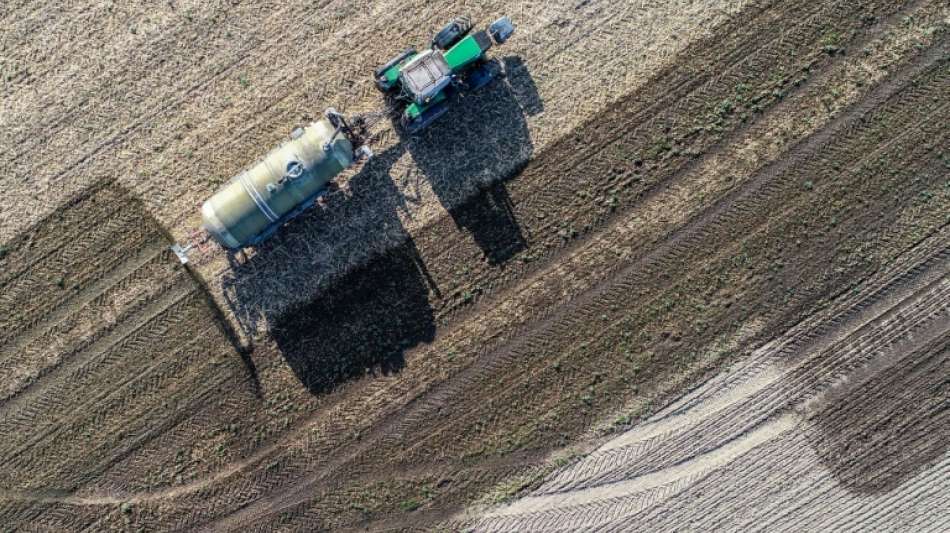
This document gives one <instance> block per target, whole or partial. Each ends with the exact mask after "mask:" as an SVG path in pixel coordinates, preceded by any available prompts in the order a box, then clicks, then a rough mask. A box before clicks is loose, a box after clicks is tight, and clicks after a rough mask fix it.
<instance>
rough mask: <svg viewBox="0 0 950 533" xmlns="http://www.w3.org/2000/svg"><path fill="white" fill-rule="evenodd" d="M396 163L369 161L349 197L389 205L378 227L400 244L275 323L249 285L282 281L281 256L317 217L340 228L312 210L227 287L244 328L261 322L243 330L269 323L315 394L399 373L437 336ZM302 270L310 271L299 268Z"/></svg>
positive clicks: (381, 207)
mask: <svg viewBox="0 0 950 533" xmlns="http://www.w3.org/2000/svg"><path fill="white" fill-rule="evenodd" d="M396 159H398V154H396V153H390V154H382V155H381V156H379V157H375V158H373V159H371V160H370V161H368V162H367V163H365V164H364V165H363V167H362V168H361V169H360V171H359V172H358V173H357V174H356V175H354V176H353V177H352V178H350V180H349V190H350V193H351V196H350V198H351V199H354V200H351V201H353V202H354V203H359V199H360V198H365V197H367V195H380V196H382V197H384V198H385V199H386V200H387V201H381V202H377V203H376V204H375V210H374V215H375V216H376V218H375V219H374V220H378V221H379V224H380V225H381V226H386V227H388V228H389V230H388V231H389V232H391V233H392V234H393V235H394V238H396V239H398V240H399V241H400V242H401V244H400V245H398V246H396V247H395V248H392V249H390V250H389V251H387V252H386V253H384V254H382V255H380V256H377V257H374V258H373V259H371V260H370V261H369V262H368V263H367V264H365V265H363V266H361V267H358V268H356V269H353V270H351V271H349V272H347V273H345V274H343V275H342V276H341V277H340V278H338V279H334V280H333V282H332V283H330V284H329V286H328V287H327V289H326V290H324V291H321V292H320V293H319V295H318V296H317V297H316V298H315V299H314V300H312V301H310V302H308V303H306V304H304V305H301V306H298V307H296V308H292V309H290V310H287V311H284V312H281V313H279V314H276V315H274V316H270V315H268V313H267V312H266V311H262V310H261V309H259V308H257V307H256V304H258V303H259V302H260V300H261V299H262V298H263V296H262V294H261V293H262V288H261V287H260V286H259V285H258V284H255V283H251V282H250V281H253V280H255V279H261V278H264V277H265V276H263V275H262V274H263V273H266V274H267V275H277V276H279V275H280V273H279V271H275V270H274V264H275V263H278V262H279V259H280V256H279V252H280V250H282V249H285V248H287V247H290V246H293V245H294V244H295V242H294V239H295V237H302V236H303V235H306V234H307V233H306V232H307V230H308V228H307V227H306V223H307V222H308V219H312V218H317V219H318V221H319V222H321V224H322V226H321V227H326V228H332V227H334V222H335V224H336V225H339V224H340V223H341V222H339V221H333V220H332V219H329V220H326V218H327V217H328V216H331V217H332V216H333V214H334V212H333V211H332V209H333V208H334V206H330V207H328V208H327V209H324V210H320V209H317V210H314V212H313V214H311V215H310V216H304V217H300V218H298V219H296V220H294V221H292V222H291V223H290V224H288V225H287V226H286V227H285V228H282V230H281V232H279V233H278V235H277V236H275V237H274V238H272V239H271V240H270V241H268V242H267V243H265V244H264V246H262V248H261V250H260V253H258V254H256V255H254V256H253V257H251V259H250V260H249V261H248V262H247V263H245V264H242V265H236V268H234V269H232V273H233V274H232V278H231V279H227V280H226V281H225V284H226V290H225V295H226V297H227V300H228V302H229V304H230V305H231V307H232V309H233V310H234V311H235V314H236V315H238V316H241V317H243V319H244V320H245V321H246V320H252V321H255V322H248V323H245V322H244V321H242V324H243V325H244V326H245V327H247V328H248V329H249V328H250V327H256V326H257V322H256V321H257V320H267V323H268V324H269V327H268V333H269V334H270V336H271V338H273V340H274V341H275V343H276V344H277V347H278V349H279V351H280V353H281V355H282V356H283V357H284V359H285V360H286V362H287V364H288V366H290V368H291V369H292V370H293V372H294V374H295V375H296V376H297V378H298V379H299V380H300V382H301V383H302V384H303V385H304V386H305V387H307V389H308V390H309V391H310V392H311V393H312V394H323V393H326V392H329V391H330V390H332V389H334V388H336V387H337V386H339V385H341V384H343V383H345V382H347V381H349V380H352V379H356V378H359V377H362V376H365V375H380V374H381V375H387V374H390V373H393V372H398V371H399V370H400V369H402V368H403V367H404V366H405V358H404V352H405V350H407V349H409V348H411V347H413V346H416V345H418V344H420V343H423V342H430V341H431V340H432V339H433V338H434V336H435V318H434V314H433V310H432V306H431V305H430V303H429V302H430V293H431V292H432V291H434V290H436V289H434V284H433V283H432V281H431V279H430V278H429V275H428V273H427V271H426V269H425V265H423V263H422V260H421V258H420V257H419V251H418V250H417V249H416V246H415V243H414V242H413V240H412V238H411V237H410V236H409V234H408V233H407V232H406V230H405V229H404V228H403V226H402V224H401V222H400V219H399V216H398V210H399V209H400V204H399V202H398V201H396V199H399V198H401V195H400V194H399V191H398V189H396V187H395V184H394V183H393V181H392V180H391V179H390V178H389V176H388V172H389V169H390V168H391V167H392V165H393V164H394V163H395V160H396ZM374 197H376V196H374ZM346 201H348V200H343V202H346ZM335 207H337V208H338V209H341V210H342V209H345V208H346V206H344V205H340V206H335ZM311 222H312V221H311ZM298 232H301V233H302V234H303V235H300V234H298ZM295 234H296V235H295ZM287 240H290V242H286V241H287ZM296 244H297V246H298V247H299V243H296ZM284 267H288V265H284ZM289 267H290V268H294V265H289ZM296 268H308V266H306V265H299V264H298V265H296ZM262 271H263V272H262ZM255 272H256V275H254V273H255ZM284 279H290V277H289V276H285V278H284ZM285 289H286V288H284V287H280V290H285Z"/></svg>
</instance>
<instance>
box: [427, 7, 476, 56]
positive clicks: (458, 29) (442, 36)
mask: <svg viewBox="0 0 950 533" xmlns="http://www.w3.org/2000/svg"><path fill="white" fill-rule="evenodd" d="M470 31H472V20H471V19H470V18H468V17H466V16H464V15H463V16H461V17H455V18H454V19H452V22H449V23H448V24H446V25H445V26H443V27H442V29H441V30H439V33H437V34H435V37H433V38H432V47H433V48H439V49H441V50H448V49H449V48H451V47H452V45H454V44H455V43H457V42H459V41H461V40H462V37H465V36H466V35H467V34H468V32H470Z"/></svg>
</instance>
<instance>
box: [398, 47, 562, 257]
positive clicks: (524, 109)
mask: <svg viewBox="0 0 950 533" xmlns="http://www.w3.org/2000/svg"><path fill="white" fill-rule="evenodd" d="M492 66H493V68H494V69H495V70H496V71H497V72H498V73H499V74H502V73H503V74H504V76H500V77H499V78H498V79H496V80H494V81H493V82H492V83H491V84H490V85H488V86H486V87H483V88H482V89H481V90H479V91H478V92H476V93H474V94H471V95H467V96H458V97H456V98H457V101H456V102H454V104H453V106H452V107H451V108H450V109H449V111H448V112H447V113H446V114H445V115H443V116H442V117H440V118H439V119H438V120H436V121H435V122H434V123H433V124H432V125H430V126H429V127H428V128H426V129H425V130H424V131H423V132H421V133H420V134H418V135H416V136H409V135H407V134H406V133H405V132H404V131H402V129H401V128H400V127H399V126H398V124H394V129H395V130H396V132H397V133H398V134H399V136H400V139H401V141H402V142H401V143H399V144H398V145H397V146H396V147H394V148H393V150H399V151H402V150H405V151H408V152H409V154H410V155H411V157H412V159H413V162H414V163H415V165H416V167H417V168H418V170H419V172H420V173H421V175H422V177H424V179H426V180H427V181H428V183H429V184H430V186H431V187H432V190H433V192H434V193H435V195H436V196H437V197H438V198H439V201H440V202H441V204H442V206H443V207H444V208H445V209H446V210H447V211H448V213H449V215H450V216H451V217H452V220H453V221H454V222H455V225H456V227H458V228H459V229H460V230H462V231H465V232H467V233H469V234H470V235H471V236H472V239H473V240H474V242H475V243H476V244H477V245H478V247H479V248H480V249H481V251H482V254H483V255H484V257H485V259H486V260H487V261H488V262H489V263H491V264H494V265H498V264H503V263H505V262H506V261H508V260H509V259H511V258H512V257H513V256H514V255H516V254H517V253H518V252H520V251H522V250H524V249H525V248H526V247H527V242H526V240H525V236H524V234H523V231H522V229H521V226H520V224H519V223H518V220H517V219H516V218H515V215H514V211H513V209H512V205H511V199H510V197H509V194H508V189H507V186H506V184H505V182H506V181H507V180H509V179H511V178H513V177H514V176H517V175H518V174H519V173H520V172H521V170H522V169H523V168H524V165H525V164H526V163H527V161H528V159H529V158H530V157H531V153H532V152H533V149H534V147H533V144H532V142H531V136H530V134H529V131H528V123H527V117H529V116H532V115H536V114H538V113H540V112H541V111H543V110H544V105H543V103H542V101H541V98H540V96H539V95H538V90H537V87H536V86H535V84H534V80H533V79H532V78H531V75H530V73H529V72H528V70H527V68H526V67H525V65H524V63H523V61H522V60H521V58H518V57H505V58H504V59H502V60H500V61H495V62H494V63H493V64H492Z"/></svg>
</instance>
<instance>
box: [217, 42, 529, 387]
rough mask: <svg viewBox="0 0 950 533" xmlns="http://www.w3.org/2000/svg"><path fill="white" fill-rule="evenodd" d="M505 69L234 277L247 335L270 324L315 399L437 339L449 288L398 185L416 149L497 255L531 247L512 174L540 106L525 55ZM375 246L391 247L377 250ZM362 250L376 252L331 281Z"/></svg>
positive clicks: (233, 293) (461, 215)
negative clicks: (513, 203) (302, 291)
mask: <svg viewBox="0 0 950 533" xmlns="http://www.w3.org/2000/svg"><path fill="white" fill-rule="evenodd" d="M501 65H502V66H503V68H505V69H506V70H507V71H509V76H508V78H507V79H504V78H503V79H499V80H496V81H494V82H493V83H492V84H491V85H489V86H486V87H484V88H482V89H481V91H480V92H479V93H478V94H475V95H472V96H469V97H467V98H466V99H465V100H464V101H462V102H457V103H456V105H455V106H454V107H453V108H452V109H450V110H449V111H448V112H447V113H446V114H445V115H444V116H443V117H441V118H440V119H439V120H438V121H436V122H435V123H434V124H432V125H431V126H430V128H429V129H427V130H426V131H425V132H423V133H422V134H421V135H420V136H417V137H412V138H409V137H406V136H403V135H402V134H401V133H400V136H401V140H402V141H403V142H399V143H397V144H396V145H395V146H393V147H392V148H390V149H387V150H385V151H383V152H382V153H378V154H376V156H375V157H373V158H372V159H370V160H369V161H367V162H366V163H364V164H363V165H362V167H361V168H360V169H359V171H358V172H357V173H356V174H355V175H353V176H352V177H351V178H350V179H349V180H348V181H347V194H331V195H329V196H328V197H327V201H326V202H325V204H324V205H323V208H320V209H313V210H311V211H308V212H307V213H306V214H305V215H303V216H301V217H299V218H297V219H295V220H293V221H291V222H290V223H289V224H287V225H286V226H285V227H284V228H282V229H281V230H280V231H279V232H277V234H276V235H275V236H274V237H272V238H271V239H270V240H268V241H267V242H265V243H264V244H263V245H262V246H261V247H260V248H259V249H258V250H257V253H256V254H254V255H252V256H251V257H250V258H249V259H248V260H247V261H246V262H244V263H242V264H237V263H236V262H235V264H233V265H232V266H233V268H232V269H231V270H230V272H229V273H228V274H226V275H225V276H224V278H223V281H222V283H223V292H224V298H225V301H226V303H227V304H228V306H229V307H230V309H231V311H232V312H233V314H234V316H235V317H236V318H237V320H238V322H239V323H240V325H241V327H242V329H243V331H244V333H245V334H246V335H248V336H252V337H253V336H256V333H255V332H258V331H260V328H261V327H265V329H266V330H267V333H268V334H269V336H270V337H271V338H272V339H273V340H274V342H275V343H276V345H277V348H278V351H279V352H280V355H281V356H282V357H283V358H284V359H285V360H286V362H287V364H288V366H289V367H290V368H291V369H292V370H293V372H294V374H295V375H296V377H297V378H298V379H299V380H300V382H301V383H302V384H303V385H304V386H305V387H306V388H307V389H308V390H309V391H310V392H311V393H312V394H315V395H316V394H324V393H327V392H329V391H331V390H333V389H335V388H337V387H339V386H341V385H343V384H345V383H346V382H348V381H351V380H354V379H358V378H360V377H363V376H366V375H387V374H391V373H394V372H398V371H400V370H401V369H402V368H403V367H404V366H405V353H406V351H407V350H409V349H412V348H413V347H415V346H418V345H420V344H423V343H429V342H431V341H432V340H433V339H434V338H435V333H436V320H435V312H434V310H433V307H432V303H433V302H434V301H437V300H439V299H440V298H441V294H440V293H439V289H438V287H437V286H436V284H435V282H434V281H433V280H432V278H431V276H430V275H429V273H428V271H427V269H426V266H425V265H424V264H423V261H422V259H421V257H420V253H419V250H418V249H417V247H416V245H415V243H414V241H413V240H412V237H411V236H410V235H409V233H408V231H407V230H406V229H405V227H404V226H403V224H402V221H401V218H400V214H403V215H406V216H411V211H412V205H410V204H411V203H412V202H413V199H412V195H411V194H406V193H405V192H404V190H401V188H400V187H399V186H397V183H399V182H398V181H397V179H398V180H405V179H407V176H406V175H404V174H402V173H399V175H398V176H394V175H393V174H397V172H395V171H394V170H395V168H396V167H398V165H397V162H399V160H400V159H401V158H403V156H404V155H406V153H407V152H408V153H409V154H410V156H411V157H412V158H413V160H414V162H415V164H416V167H415V168H417V169H418V172H415V171H413V172H414V173H416V174H418V176H417V177H419V178H424V179H427V180H428V181H429V183H430V184H431V187H432V188H433V190H434V191H435V194H436V195H437V196H438V198H439V200H440V202H441V203H442V204H443V206H445V208H446V209H447V210H448V212H449V213H450V215H451V217H452V219H453V220H454V221H455V223H456V225H457V226H458V227H459V228H460V229H464V230H465V231H466V232H468V233H470V234H471V235H472V238H473V239H474V241H475V242H476V243H477V244H478V246H479V247H480V249H481V250H482V251H483V252H484V254H485V257H486V259H487V260H488V261H491V262H493V263H502V262H504V261H506V260H508V259H509V258H510V257H512V256H513V255H514V254H516V253H517V252H518V251H519V250H521V249H523V248H524V247H525V238H524V236H523V234H522V232H521V228H520V226H519V225H518V223H517V221H516V220H515V218H514V216H513V214H512V211H511V207H510V200H509V198H508V192H507V189H506V188H505V184H504V181H505V180H506V179H508V178H510V177H512V176H514V175H516V174H517V173H518V172H519V171H520V170H521V167H523V165H524V164H525V162H526V160H527V159H528V156H530V154H531V151H532V145H531V140H530V137H529V135H528V129H527V124H526V120H525V116H526V114H528V113H532V114H533V113H537V112H540V110H541V109H542V106H541V103H540V99H539V98H538V95H537V91H536V89H534V84H533V82H532V81H531V78H530V76H528V74H527V71H526V69H525V68H524V66H523V65H522V64H521V62H520V60H518V59H517V58H506V60H505V61H504V62H503V63H502V64H501ZM408 178H409V179H411V178H412V176H409V177H408ZM403 185H405V184H403ZM374 249H385V250H387V251H386V252H384V253H382V254H381V255H376V256H372V252H371V251H372V250H374ZM361 255H362V256H366V255H370V256H372V257H371V258H370V259H369V260H368V262H366V263H365V264H363V266H361V267H357V268H355V269H352V270H349V271H346V273H344V274H342V275H341V276H339V277H332V278H331V277H329V275H330V273H333V272H336V271H340V270H341V268H340V267H339V266H338V265H341V264H342V265H345V264H351V263H353V262H355V261H356V259H355V258H356V257H358V256H361ZM342 270H345V269H342ZM315 278H322V279H323V280H325V281H326V283H325V284H324V286H325V287H326V288H325V289H324V290H322V291H320V292H319V293H318V296H317V297H316V298H315V299H313V300H311V301H309V302H307V303H305V304H303V305H300V306H298V307H295V308H292V309H290V310H285V311H279V312H277V311H272V309H278V308H279V306H276V305H273V302H276V301H280V300H281V299H285V298H288V297H289V295H292V293H293V291H294V287H295V286H298V285H303V284H304V283H310V282H312V281H314V279H315Z"/></svg>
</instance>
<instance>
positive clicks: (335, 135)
mask: <svg viewBox="0 0 950 533" xmlns="http://www.w3.org/2000/svg"><path fill="white" fill-rule="evenodd" d="M324 115H325V116H324V118H322V119H320V120H318V121H316V122H313V123H311V124H310V125H308V126H306V127H303V128H297V129H295V130H294V131H293V132H292V133H291V134H290V140H289V141H287V142H285V143H284V144H282V145H280V146H278V147H277V148H275V149H273V150H271V152H270V153H268V154H267V155H266V156H264V158H263V159H261V160H260V161H258V162H257V163H256V164H254V165H253V166H251V167H250V168H248V169H247V170H245V171H243V172H241V173H240V174H238V175H237V176H234V177H233V178H231V180H230V181H228V182H227V183H226V184H225V185H224V186H223V187H221V188H220V189H219V190H218V191H217V192H216V193H215V194H214V196H212V197H211V198H210V199H208V200H207V201H205V203H204V204H203V205H202V206H201V218H202V222H203V226H204V229H205V230H206V231H207V232H208V233H209V234H210V235H211V236H212V237H214V239H215V240H216V241H217V242H218V243H220V244H221V245H222V246H224V247H225V248H228V249H231V250H237V249H241V248H244V247H246V246H256V245H258V244H260V243H261V242H263V241H264V240H265V239H267V238H268V237H270V236H271V235H273V234H274V232H275V231H277V229H278V228H280V227H281V226H282V225H284V224H285V223H286V222H287V221H289V220H290V219H292V218H294V217H296V216H297V215H299V214H300V213H301V212H303V211H304V210H305V209H307V208H308V207H311V206H312V205H314V203H315V201H316V200H317V198H318V197H319V196H321V195H322V194H323V193H325V192H326V190H327V184H328V183H329V182H330V180H332V179H333V178H334V177H336V176H337V174H339V173H340V172H342V171H343V170H344V169H346V168H347V167H349V166H350V165H352V164H353V163H354V161H356V160H359V159H361V158H362V157H363V156H366V157H369V156H371V155H372V152H370V150H369V148H368V147H366V146H362V144H363V136H362V134H361V133H358V132H357V130H358V129H360V128H356V127H351V125H350V124H347V121H346V119H345V118H344V117H343V115H341V114H339V113H337V112H336V111H334V110H333V109H327V111H326V112H325V114H324ZM357 120H358V121H359V120H360V119H357ZM183 252H187V250H183ZM176 253H178V250H176ZM181 256H182V254H179V257H181ZM184 260H187V259H184Z"/></svg>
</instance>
